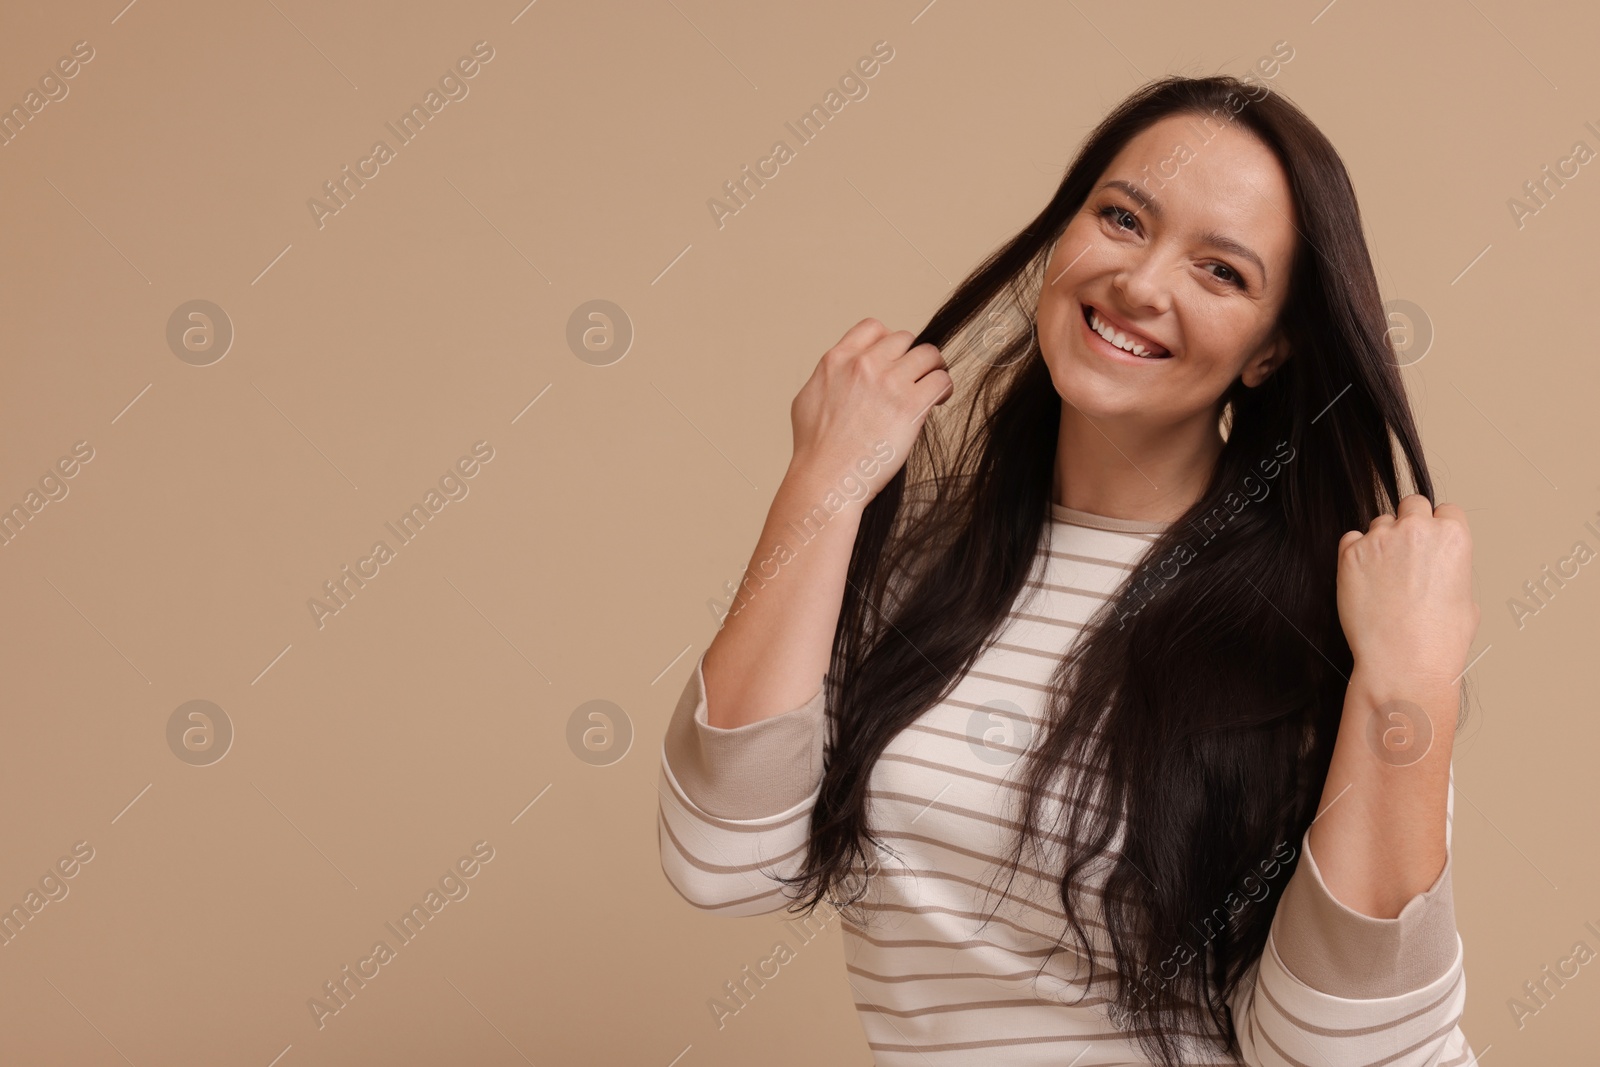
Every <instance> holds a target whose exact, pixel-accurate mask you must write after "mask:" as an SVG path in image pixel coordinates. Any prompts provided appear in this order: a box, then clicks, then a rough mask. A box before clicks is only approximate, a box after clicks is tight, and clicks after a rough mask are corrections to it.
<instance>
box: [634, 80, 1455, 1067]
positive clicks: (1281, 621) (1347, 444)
mask: <svg viewBox="0 0 1600 1067" xmlns="http://www.w3.org/2000/svg"><path fill="white" fill-rule="evenodd" d="M1249 92H1250V87H1248V86H1246V85H1245V84H1244V83H1243V82H1241V81H1239V80H1237V79H1233V78H1228V77H1212V78H1197V79H1191V78H1182V77H1170V78H1164V79H1161V80H1160V81H1157V82H1153V83H1151V84H1149V85H1147V86H1145V87H1143V88H1141V89H1140V90H1139V91H1137V92H1135V93H1134V94H1133V95H1132V96H1130V97H1129V98H1128V99H1127V100H1125V101H1124V102H1123V103H1121V104H1120V105H1119V106H1118V107H1117V108H1115V109H1114V110H1113V112H1112V113H1111V114H1110V115H1109V116H1107V117H1106V118H1105V119H1104V120H1103V121H1102V122H1101V123H1100V124H1099V125H1098V126H1097V127H1096V128H1095V130H1094V131H1093V132H1092V133H1091V134H1090V135H1089V137H1088V139H1087V140H1086V142H1085V143H1084V144H1083V146H1082V147H1081V148H1080V150H1079V152H1078V154H1077V157H1076V159H1075V160H1074V161H1073V163H1072V165H1071V166H1070V167H1069V168H1068V170H1067V173H1066V175H1065V177H1064V178H1063V180H1062V182H1061V185H1060V186H1059V188H1058V189H1057V191H1056V193H1055V196H1054V197H1053V198H1052V199H1051V201H1050V203H1049V204H1047V205H1046V206H1045V208H1044V209H1043V211H1041V212H1040V213H1039V215H1038V216H1037V217H1036V218H1034V219H1033V220H1031V221H1030V222H1029V223H1028V224H1027V225H1026V226H1024V227H1023V228H1022V230H1021V231H1020V232H1019V233H1018V234H1017V235H1016V236H1015V237H1014V238H1012V239H1011V240H1010V241H1009V242H1008V243H1006V244H1005V245H1003V246H1002V247H1001V248H1000V249H999V250H998V251H996V252H995V253H994V254H993V255H991V256H990V257H989V259H988V260H986V261H985V262H984V263H983V264H982V265H980V266H979V267H978V269H977V270H976V271H974V272H973V273H972V275H970V276H969V277H968V278H967V279H966V281H965V282H963V283H962V285H960V286H959V287H958V288H957V290H956V291H955V292H954V294H952V295H951V296H950V297H949V299H948V300H947V301H946V302H945V304H944V305H943V306H942V307H941V308H940V309H939V310H938V312H937V313H936V314H935V315H934V316H933V318H932V320H931V321H930V322H929V323H928V324H927V326H926V327H924V329H923V330H922V332H921V333H920V334H918V335H913V334H912V333H911V332H910V331H906V330H899V331H893V332H891V331H890V330H888V328H887V327H885V326H884V325H883V324H882V323H880V322H879V321H877V320H876V319H865V320H863V321H862V322H859V323H857V324H856V325H855V326H854V327H852V328H851V329H850V330H849V331H847V332H846V333H845V335H844V336H843V337H842V338H841V339H840V341H839V343H838V344H836V345H835V346H834V347H833V348H831V349H829V350H828V352H827V353H826V354H824V355H823V357H822V359H821V360H820V361H819V363H818V365H817V368H816V370H815V371H814V373H813V374H812V376H811V378H810V380H809V381H807V382H806V384H805V386H804V387H803V388H802V389H801V391H800V393H799V395H798V396H797V397H796V398H795V401H794V404H793V405H792V408H791V419H792V421H793V424H794V438H795V448H794V456H793V459H792V460H791V461H790V466H789V470H788V472H787V473H786V475H785V478H784V481H783V484H782V485H780V487H779V489H778V492H777V494H776V497H775V499H774V501H773V504H772V508H771V511H770V512H769V515H768V519H767V524H766V526H765V527H764V528H763V531H762V535H761V541H760V543H759V544H758V545H757V547H756V550H755V552H754V553H753V555H752V566H755V565H756V564H757V562H758V561H759V560H760V559H762V558H764V556H765V555H766V554H767V552H768V550H769V546H770V545H772V544H773V543H775V542H777V541H778V540H779V539H780V538H781V537H782V536H783V530H784V528H785V524H786V523H787V522H788V521H790V520H791V519H792V518H793V517H794V516H795V515H797V514H800V513H803V511H804V510H805V508H806V507H807V505H808V502H809V501H810V500H812V499H814V498H815V496H816V494H817V492H818V491H819V489H820V487H824V486H827V485H829V484H831V483H832V482H833V481H834V480H836V479H837V477H838V474H839V472H840V471H842V470H844V469H845V468H846V467H847V465H848V464H849V463H850V462H851V460H852V458H853V457H854V456H855V455H857V454H858V453H859V451H860V449H861V447H862V445H863V443H864V442H868V441H874V440H886V441H888V442H889V444H890V446H891V447H892V449H893V455H894V456H895V457H896V459H895V460H894V461H892V462H890V463H887V464H885V465H884V466H883V468H882V469H881V470H880V471H879V472H878V473H877V474H876V475H875V476H874V477H873V478H871V479H870V480H869V481H870V485H869V488H870V489H871V493H870V495H869V497H868V498H867V499H866V500H864V501H863V502H862V504H860V505H859V506H857V507H856V508H854V509H851V510H847V511H845V512H841V513H840V514H839V515H836V516H834V517H833V518H832V519H831V520H830V522H829V524H828V526H827V528H826V529H825V530H824V531H823V532H822V533H821V534H820V535H819V536H818V537H817V538H816V539H815V540H814V541H812V542H810V543H809V544H808V547H807V551H806V552H805V553H804V554H802V556H801V558H798V559H796V560H795V561H793V562H792V563H791V564H789V566H788V569H787V570H786V574H785V578H786V580H785V581H784V582H780V583H775V584H774V586H773V587H772V588H771V589H770V590H769V591H768V592H766V593H764V594H763V596H762V597H761V598H758V599H756V600H755V601H753V602H752V603H751V604H750V605H749V606H748V608H747V609H746V610H744V611H741V612H740V613H739V614H738V615H737V616H736V617H734V618H731V619H729V620H728V621H727V623H726V625H724V626H723V627H722V629H721V630H720V631H719V632H718V633H717V635H716V638H715V639H714V640H713V641H712V643H711V645H710V647H709V648H707V649H706V651H705V653H704V654H703V655H702V656H701V657H700V660H699V661H698V662H697V663H696V664H695V668H694V671H693V673H692V674H691V676H690V678H689V681H688V682H687V684H686V685H685V687H684V690H683V694H682V696H681V697H680V699H679V702H678V705H677V708H676V709H675V712H674V714H673V717H672V721H671V723H670V724H669V726H668V729H667V733H666V736H665V739H664V742H663V748H662V764H661V780H662V788H661V798H662V799H661V804H660V809H659V827H660V834H659V842H660V850H661V861H662V867H663V870H664V871H665V873H666V875H667V878H668V880H669V881H670V882H671V884H672V885H673V886H674V887H675V888H676V889H677V890H678V892H679V893H681V894H682V895H683V896H684V897H685V898H687V899H688V900H689V901H691V902H692V903H694V904H695V905H696V906H698V907H701V908H704V909H707V910H710V911H713V912H715V913H717V914H723V915H756V914H762V913H765V912H772V911H776V910H778V909H779V908H782V907H784V906H785V904H788V905H789V906H790V908H791V910H796V909H798V910H814V909H816V908H818V906H819V905H821V904H823V903H824V902H826V903H827V904H829V905H832V906H834V907H837V908H839V909H840V915H841V929H842V933H843V937H844V942H845V955H846V957H847V958H848V960H849V961H850V962H849V972H850V975H849V977H850V983H851V989H852V992H853V993H854V996H855V1001H856V1008H857V1011H858V1013H859V1017H860V1020H861V1023H862V1026H863V1028H864V1030H865V1032H866V1036H867V1039H868V1043H869V1044H870V1046H871V1048H872V1051H873V1059H874V1062H875V1063H877V1064H878V1065H879V1067H911V1065H917V1067H947V1065H948V1067H955V1065H958V1064H969V1063H974V1062H983V1063H1005V1064H1029V1065H1032V1064H1037V1065H1041V1067H1042V1065H1044V1064H1061V1063H1085V1064H1086V1063H1111V1062H1116V1063H1139V1064H1163V1065H1168V1067H1171V1065H1175V1064H1180V1063H1183V1064H1232V1065H1241V1064H1243V1065H1249V1067H1269V1065H1270V1067H1291V1065H1293V1067H1305V1065H1307V1064H1319V1065H1320V1064H1353V1063H1383V1064H1385V1065H1388V1067H1425V1065H1426V1067H1460V1065H1464V1064H1467V1063H1469V1062H1472V1061H1474V1060H1475V1056H1474V1055H1473V1052H1472V1049H1471V1047H1470V1046H1469V1044H1468V1042H1467V1039H1466V1037H1465V1035H1464V1034H1463V1033H1462V1031H1461V1028H1460V1019H1461V1015H1462V1009H1463V1006H1464V1003H1465V998H1466V980H1465V971H1464V951H1463V946H1462V943H1461V939H1460V936H1459V934H1458V933H1457V930H1456V925H1455V913H1454V903H1453V897H1452V888H1451V873H1452V867H1451V857H1450V818H1451V812H1452V807H1451V796H1452V794H1451V788H1450V786H1451V774H1450V753H1451V748H1452V741H1453V735H1454V729H1455V725H1456V723H1455V719H1456V717H1457V712H1458V709H1459V708H1460V707H1461V706H1462V705H1461V703H1460V702H1461V698H1462V697H1463V696H1464V695H1465V694H1464V692H1463V691H1462V686H1463V684H1464V683H1463V681H1462V679H1463V675H1464V673H1465V672H1464V670H1463V665H1464V664H1465V662H1466V656H1467V651H1468V648H1469V646H1470V644H1471V641H1472V636H1473V634H1474V632H1475V630H1476V627H1477V623H1478V609H1477V605H1476V604H1475V603H1473V601H1472V597H1471V582H1470V576H1471V556H1470V537H1469V535H1468V532H1467V526H1466V522H1465V517H1464V515H1463V514H1462V512H1461V509H1460V508H1458V507H1456V506H1455V505H1453V504H1438V505H1435V504H1434V502H1433V500H1432V497H1433V489H1432V483H1431V480H1430V478H1429V474H1428V469H1427V465H1426V464H1425V463H1424V461H1423V455H1422V446H1421V442H1420V440H1419V438H1418V435H1417V430H1416V427H1415V425H1414V422H1413V419H1412V415H1411V411H1410V408H1409V405H1408V403H1407V400H1406V395H1405V391H1404V388H1403V386H1402V383H1401V381H1400V378H1399V371H1398V369H1397V365H1398V361H1397V360H1396V358H1395V352H1394V350H1393V348H1392V346H1391V343H1390V337H1389V333H1388V320H1387V316H1386V314H1385V311H1384V307H1383V305H1382V303H1381V301H1380V299H1379V295H1378V287H1377V283H1376V279H1375V277H1374V273H1373V269H1372V263H1371V258H1370V256H1369V255H1368V252H1367V248H1366V244H1365V240H1364V237H1363V234H1362V229H1361V223H1360V212H1359V210H1358V207H1357V204H1356V199H1355V194H1354V191H1353V190H1352V188H1351V185H1350V181H1349V177H1348V175H1347V173H1346V171H1345V168H1344V166H1343V164H1342V162H1341V161H1340V159H1339V156H1338V154H1337V152H1335V151H1334V149H1333V147H1332V146H1331V145H1330V144H1329V143H1328V141H1327V139H1326V138H1325V137H1324V136H1323V135H1322V133H1321V132H1320V131H1319V130H1318V129H1317V128H1316V126H1315V125H1314V124H1313V123H1312V122H1311V121H1310V119H1308V118H1307V117H1306V116H1305V115H1304V114H1303V113H1302V112H1301V111H1300V110H1298V109H1297V108H1296V107H1295V106H1294V105H1292V104H1291V103H1289V102H1288V101H1286V100H1284V99H1283V98H1282V97H1281V96H1280V95H1279V94H1277V93H1265V94H1262V95H1260V96H1258V97H1255V98H1253V99H1249V100H1248V105H1249V106H1243V103H1244V102H1245V101H1246V96H1247V94H1248V93H1249ZM1219 111H1221V112H1224V113H1229V114H1232V115H1233V116H1234V117H1233V120H1232V121H1230V122H1228V123H1226V124H1223V125H1221V126H1219V127H1218V130H1217V132H1216V133H1215V134H1213V135H1212V136H1211V137H1210V138H1209V139H1208V140H1207V142H1206V143H1205V145H1204V147H1203V150H1202V151H1199V152H1196V153H1193V154H1192V158H1190V159H1188V161H1187V162H1186V163H1185V164H1184V166H1183V167H1182V169H1181V170H1180V171H1178V172H1177V173H1176V174H1175V175H1173V176H1171V177H1169V178H1167V179H1166V180H1165V181H1163V182H1161V183H1160V184H1159V185H1156V186H1152V185H1151V183H1150V182H1149V180H1148V175H1149V174H1150V169H1151V168H1152V167H1154V166H1157V165H1159V163H1160V161H1161V160H1162V159H1163V158H1168V157H1169V156H1170V154H1171V152H1172V148H1173V145H1174V143H1181V142H1182V141H1183V139H1184V138H1186V137H1189V136H1191V135H1192V131H1193V130H1194V129H1196V126H1197V124H1204V123H1205V122H1206V121H1207V117H1208V116H1212V115H1214V114H1217V113H1218V112H1219ZM1007 316H1009V318H1010V321H1013V322H1016V321H1017V320H1020V325H1021V326H1022V327H1023V328H1019V329H1004V330H997V329H993V328H990V329H983V328H982V325H984V324H992V323H995V322H997V321H1001V320H1005V319H1006V318H1007ZM975 323H976V324H980V328H979V329H978V330H976V331H975V330H972V329H969V327H971V326H972V325H973V324H975ZM997 335H998V336H1000V337H1001V338H1002V340H1001V341H1000V342H999V344H998V345H997V344H996V343H995V341H994V340H993V339H994V338H995V337H996V336H997ZM997 347H998V348H999V349H1001V351H998V352H997V351H996V348H997ZM953 398H959V399H960V401H961V403H960V404H959V405H954V404H949V403H948V401H950V400H951V399H953ZM1396 446H1397V448H1398V454H1399V455H1400V456H1403V458H1404V463H1405V471H1404V472H1402V470H1401V469H1400V467H1399V465H1398V464H1397V460H1396ZM901 457H904V458H901ZM1290 458H1292V459H1293V462H1292V463H1289V462H1287V460H1288V459H1290ZM1264 465H1267V466H1264ZM1268 467H1270V469H1272V470H1274V471H1275V472H1276V479H1277V480H1276V483H1275V485H1274V488H1275V489H1276V490H1277V491H1275V492H1272V493H1270V494H1266V493H1263V494H1258V495H1253V496H1252V498H1251V506H1250V507H1248V508H1246V507H1243V506H1242V504H1240V503H1239V496H1238V488H1239V487H1240V486H1241V485H1245V484H1246V481H1245V480H1246V479H1248V478H1253V477H1254V476H1255V474H1256V472H1257V471H1258V470H1264V469H1268ZM1402 473H1404V474H1405V475H1406V477H1407V478H1408V479H1409V482H1410V485H1411V486H1412V487H1414V491H1412V492H1410V493H1409V494H1408V493H1406V492H1405V490H1404V487H1403V486H1402V482H1401V477H1402ZM1251 484H1253V483H1251ZM1218 514H1225V515H1226V516H1227V520H1226V521H1224V522H1221V523H1216V522H1212V523H1211V526H1210V527H1207V525H1206V524H1207V520H1208V519H1211V518H1212V517H1214V516H1217V515H1218ZM1202 528H1205V529H1206V530H1207V532H1206V534H1205V537H1206V540H1205V542H1204V546H1203V548H1202V549H1201V550H1199V551H1190V552H1188V553H1187V554H1185V555H1183V557H1182V565H1181V566H1177V565H1175V564H1174V562H1173V561H1174V559H1175V554H1176V553H1178V552H1179V550H1180V549H1181V548H1182V547H1183V546H1184V545H1185V540H1186V538H1189V537H1192V536H1193V535H1194V533H1195V532H1197V531H1199V530H1201V529H1202ZM1396 707H1404V708H1405V709H1407V714H1408V715H1411V716H1424V717H1425V718H1426V721H1415V720H1408V726H1410V727H1412V728H1414V729H1416V730H1417V731H1419V732H1420V731H1422V730H1427V731H1428V733H1427V734H1426V735H1425V736H1429V737H1431V739H1432V741H1431V743H1430V745H1429V747H1428V748H1427V750H1426V751H1425V752H1424V753H1423V755H1422V756H1420V757H1414V758H1413V757H1412V755H1411V753H1410V752H1409V751H1408V752H1407V753H1405V754H1404V755H1405V756H1406V757H1407V758H1405V759H1403V760H1400V759H1396V757H1395V753H1393V752H1391V751H1389V750H1387V748H1386V747H1385V746H1386V745H1387V743H1388V742H1387V738H1388V737H1389V736H1390V733H1391V731H1386V730H1385V729H1383V728H1382V727H1383V726H1384V725H1385V723H1386V722H1388V721H1389V720H1388V719H1387V718H1385V716H1386V715H1388V714H1392V713H1393V709H1394V708H1396ZM731 723H738V724H739V725H736V726H731V727H730V726H728V724H731ZM714 724H721V725H714ZM1375 726H1376V727H1378V728H1377V729H1374V727H1375ZM1269 861H1270V862H1271V863H1272V867H1271V870H1272V871H1273V873H1274V877H1270V878H1260V879H1257V878H1256V874H1257V873H1258V872H1264V871H1266V870H1267V869H1268V868H1267V867H1265V866H1263V865H1264V864H1267V863H1268V862H1269ZM1247 879H1250V881H1246V880H1247ZM1241 886H1253V887H1255V888H1252V889H1248V890H1247V892H1248V893H1249V894H1250V895H1249V906H1244V904H1243V902H1242V901H1241V899H1240V897H1239V887H1241ZM997 887H999V888H998V898H997V899H995V898H994V897H993V894H994V893H995V891H996V889H997ZM1196 931H1201V932H1202V933H1201V934H1200V935H1199V936H1198V937H1197V936H1196Z"/></svg>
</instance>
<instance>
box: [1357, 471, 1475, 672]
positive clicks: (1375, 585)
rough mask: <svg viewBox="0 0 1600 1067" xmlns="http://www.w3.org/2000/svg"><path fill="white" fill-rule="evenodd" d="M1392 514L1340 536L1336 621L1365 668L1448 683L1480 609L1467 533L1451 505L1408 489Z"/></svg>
mask: <svg viewBox="0 0 1600 1067" xmlns="http://www.w3.org/2000/svg"><path fill="white" fill-rule="evenodd" d="M1396 510H1397V512H1398V514H1397V515H1379V516H1378V517H1377V518H1375V519H1373V520H1372V524H1371V525H1370V526H1369V527H1368V528H1367V532H1366V533H1362V532H1361V531H1360V530H1351V531H1349V532H1348V533H1346V534H1345V535H1344V536H1343V537H1341V538H1340V539H1339V570H1338V577H1337V589H1338V607H1339V623H1340V625H1341V626H1343V627H1344V634H1345V639H1346V640H1347V641H1349V643H1350V651H1351V653H1352V654H1353V655H1354V657H1355V666H1356V668H1357V669H1359V670H1361V671H1362V672H1364V673H1369V672H1370V673H1373V674H1375V675H1376V676H1378V677H1382V678H1387V679H1405V680H1407V681H1415V682H1418V683H1422V684H1449V683H1452V682H1454V681H1455V680H1456V678H1457V677H1458V676H1459V675H1460V673H1461V671H1462V670H1463V668H1465V667H1466V662H1467V652H1468V651H1469V650H1470V649H1471V647H1472V640H1473V637H1474V636H1475V635H1476V634H1477V631H1478V621H1479V617H1480V614H1481V613H1480V611H1479V609H1478V605H1477V602H1476V601H1474V600H1473V598H1472V533H1471V531H1470V530H1469V529H1468V528H1467V516H1466V513H1465V512H1464V511H1462V510H1461V508H1460V507H1459V506H1457V505H1455V504H1440V505H1439V506H1438V507H1436V508H1435V507H1430V506H1429V504H1428V498H1427V497H1425V496H1423V495H1422V494H1421V493H1412V494H1411V495H1410V496H1407V497H1405V498H1403V499H1402V500H1401V501H1400V506H1399V507H1398V508H1397V509H1396Z"/></svg>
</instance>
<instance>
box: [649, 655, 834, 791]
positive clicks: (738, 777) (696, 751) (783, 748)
mask: <svg viewBox="0 0 1600 1067" xmlns="http://www.w3.org/2000/svg"><path fill="white" fill-rule="evenodd" d="M705 658H706V654H705V652H701V653H700V656H699V658H697V659H696V660H695V664H694V672H693V673H692V674H691V675H690V676H689V680H688V682H687V683H686V684H685V685H684V687H683V694H682V695H681V696H680V697H679V698H678V706H677V707H676V708H675V709H674V710H673V712H672V720H671V721H670V722H669V723H668V724H667V732H666V736H665V737H664V738H663V739H662V750H663V752H664V753H665V756H666V760H667V765H668V766H670V767H671V768H672V774H673V777H675V778H676V779H677V781H678V785H679V787H680V788H681V789H682V790H683V792H684V794H685V795H686V796H687V797H688V798H689V799H690V800H691V801H692V802H693V803H694V805H695V806H696V807H698V808H700V810H702V811H704V812H705V813H706V814H707V815H713V816H716V817H717V818H721V819H735V820H738V819H762V818H767V817H769V816H772V815H777V814H781V813H782V812H785V811H788V810H790V809H791V808H793V807H794V806H795V805H797V804H799V803H800V802H801V801H803V800H805V799H806V798H807V797H809V796H810V795H811V794H812V793H814V792H816V789H817V786H818V784H820V783H821V781H822V772H823V758H822V757H823V743H824V741H825V740H826V726H827V721H826V718H825V715H824V713H825V704H824V689H822V688H818V690H817V692H816V695H815V696H813V697H812V698H811V699H810V700H807V701H806V702H805V703H804V704H801V705H800V706H799V707H797V708H793V709H791V710H789V711H786V712H782V713H780V714H778V715H774V716H772V717H770V718H766V719H761V720H759V721H757V722H752V723H746V724H745V725H743V726H736V727H734V728H732V729H724V728H722V727H719V726H712V725H711V724H710V722H709V721H708V720H707V718H706V695H705V694H706V680H705V673H704V670H703V665H704V663H705Z"/></svg>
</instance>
